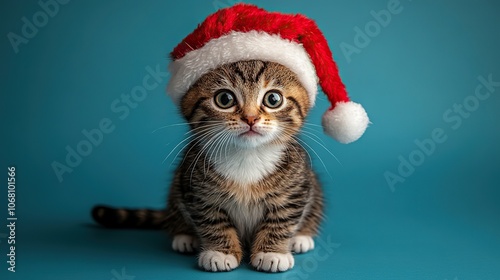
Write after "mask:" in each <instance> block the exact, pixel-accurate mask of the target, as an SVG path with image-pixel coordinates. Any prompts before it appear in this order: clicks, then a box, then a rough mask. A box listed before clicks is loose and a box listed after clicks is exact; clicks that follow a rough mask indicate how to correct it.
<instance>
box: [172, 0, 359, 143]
mask: <svg viewBox="0 0 500 280" xmlns="http://www.w3.org/2000/svg"><path fill="white" fill-rule="evenodd" d="M171 57H172V62H171V64H170V65H169V70H170V72H171V74H172V75H171V79H170V83H169V85H168V90H167V91H168V93H169V95H170V96H171V97H172V99H173V100H174V102H175V103H176V104H179V103H180V100H181V99H182V97H183V96H184V94H185V93H186V92H187V91H188V89H189V88H190V87H191V86H192V85H193V84H194V83H195V82H196V80H198V79H199V78H200V77H201V76H202V75H204V74H206V73H207V72H209V71H210V70H213V69H215V68H217V67H219V66H221V65H223V64H228V63H233V62H237V61H243V60H263V61H270V62H276V63H279V64H282V65H284V66H286V67H287V68H289V69H290V70H291V71H293V72H295V74H297V77H298V78H299V80H300V82H301V83H302V85H303V86H304V88H305V89H306V90H307V94H308V95H309V99H310V101H311V102H310V104H311V106H313V105H314V101H315V99H316V94H317V91H318V88H317V85H318V83H319V84H320V85H321V88H322V89H323V92H324V93H325V94H326V96H327V98H328V100H329V101H330V103H331V107H330V108H329V109H328V110H327V111H326V112H325V114H324V115H323V120H322V124H323V128H324V131H325V133H326V134H328V135H330V136H331V137H333V138H335V139H336V140H337V141H339V142H340V143H350V142H353V141H356V140H357V139H358V138H360V137H361V135H363V133H364V131H365V129H366V127H367V126H368V123H369V120H368V116H367V114H366V112H365V110H364V109H363V107H362V106H361V105H360V104H358V103H354V102H352V101H351V100H350V99H349V96H348V95H347V92H346V89H345V86H344V84H343V83H342V81H341V79H340V76H339V73H338V69H337V65H336V64H335V62H334V61H333V57H332V53H331V51H330V48H329V47H328V43H327V41H326V39H325V37H324V36H323V34H322V33H321V31H320V30H319V28H318V27H317V26H316V23H315V22H314V21H313V20H311V19H308V18H306V17H305V16H303V15H289V14H281V13H275V12H267V11H265V10H263V9H260V8H258V7H256V6H254V5H248V4H237V5H234V6H232V7H229V8H225V9H221V10H219V11H217V12H215V13H214V14H212V15H210V16H208V17H207V18H206V19H205V21H204V22H203V23H201V24H200V25H198V27H197V28H196V29H195V30H194V31H193V32H192V33H191V34H189V35H188V36H187V37H186V38H184V40H182V42H181V43H180V44H179V45H177V46H176V47H175V48H174V50H173V51H172V53H171Z"/></svg>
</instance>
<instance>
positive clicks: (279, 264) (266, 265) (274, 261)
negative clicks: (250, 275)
mask: <svg viewBox="0 0 500 280" xmlns="http://www.w3.org/2000/svg"><path fill="white" fill-rule="evenodd" d="M294 262H295V261H294V259H293V256H292V254H290V253H286V254H281V253H266V252H259V253H257V254H255V255H254V256H252V266H253V267H255V269H257V270H260V271H265V272H281V271H287V270H289V269H291V268H292V267H293V265H294Z"/></svg>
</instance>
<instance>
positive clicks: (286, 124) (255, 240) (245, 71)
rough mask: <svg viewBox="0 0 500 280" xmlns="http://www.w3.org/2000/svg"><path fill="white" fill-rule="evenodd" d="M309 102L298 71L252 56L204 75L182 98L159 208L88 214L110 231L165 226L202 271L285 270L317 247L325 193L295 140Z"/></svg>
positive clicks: (104, 209)
mask: <svg viewBox="0 0 500 280" xmlns="http://www.w3.org/2000/svg"><path fill="white" fill-rule="evenodd" d="M309 102H310V99H309V98H308V95H307V93H306V90H305V89H304V87H303V86H302V85H301V83H300V82H299V79H298V77H297V76H296V74H295V73H293V72H292V71H290V70H289V69H288V68H286V67H285V66H282V65H281V64H277V63H273V62H265V61H259V60H251V61H240V62H236V63H231V64H225V65H223V66H220V67H219V68H217V69H214V70H212V71H210V72H208V73H207V74H205V75H203V76H202V77H201V78H200V79H199V80H198V81H197V82H196V83H195V84H194V85H193V86H192V87H191V88H190V89H189V91H188V92H187V93H186V95H185V96H184V97H183V99H182V101H181V112H182V115H183V116H184V118H185V119H186V120H187V122H188V123H189V126H190V130H191V136H190V138H189V140H187V141H186V142H188V141H190V142H189V145H187V147H186V149H185V150H184V157H183V160H182V162H181V163H180V165H179V166H178V168H177V170H176V172H175V177H174V180H173V182H172V185H171V188H170V194H169V197H168V204H167V205H168V206H167V209H166V210H164V211H152V210H126V209H112V208H108V207H103V206H98V207H95V208H94V210H93V216H94V218H95V220H96V221H97V222H99V223H100V224H102V225H104V226H108V227H134V226H135V227H153V228H165V229H166V230H167V231H168V232H169V233H170V234H171V235H172V236H173V243H172V247H173V249H174V250H176V251H179V252H182V253H185V252H193V251H195V250H196V249H199V251H200V254H199V259H198V264H199V266H200V267H201V268H203V269H205V270H208V271H229V270H232V269H234V268H236V267H237V266H238V265H239V264H240V262H241V260H242V256H243V252H244V251H245V249H248V250H249V251H250V253H251V254H250V262H251V265H252V266H253V267H254V268H255V269H257V270H261V271H267V272H278V271H286V270H288V269H290V268H292V267H293V265H294V258H293V256H292V254H291V253H292V252H293V253H304V252H307V251H309V250H312V249H313V248H314V241H313V239H312V237H313V236H314V235H315V234H317V233H318V227H319V223H320V220H321V217H322V210H323V197H322V196H323V195H322V191H321V188H320V185H319V183H318V180H317V178H316V175H315V174H314V173H313V171H312V170H311V168H310V162H308V156H307V153H306V151H305V150H304V149H303V148H302V146H301V145H300V144H299V142H298V141H297V138H296V136H297V134H298V132H299V129H300V128H301V126H302V125H303V124H304V118H305V117H306V115H307V113H308V111H309V108H310V104H309Z"/></svg>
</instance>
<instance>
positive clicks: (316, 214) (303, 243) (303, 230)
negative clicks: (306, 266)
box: [290, 198, 323, 254]
mask: <svg viewBox="0 0 500 280" xmlns="http://www.w3.org/2000/svg"><path fill="white" fill-rule="evenodd" d="M322 213H323V203H322V199H321V198H317V199H315V201H314V202H313V203H311V204H310V209H309V211H307V213H306V215H305V216H304V218H303V220H302V222H301V223H300V226H299V229H298V230H297V233H295V235H294V237H293V238H292V241H291V243H290V246H291V249H292V252H294V253H299V254H300V253H305V252H308V251H310V250H312V249H314V240H313V236H316V235H317V234H318V230H319V225H320V222H321V220H322Z"/></svg>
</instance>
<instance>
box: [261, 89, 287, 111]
mask: <svg viewBox="0 0 500 280" xmlns="http://www.w3.org/2000/svg"><path fill="white" fill-rule="evenodd" d="M263 103H264V105H265V106H267V107H269V108H271V109H274V108H278V107H279V106H281V104H283V95H281V93H279V92H277V91H269V92H267V93H266V95H264V100H263Z"/></svg>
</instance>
